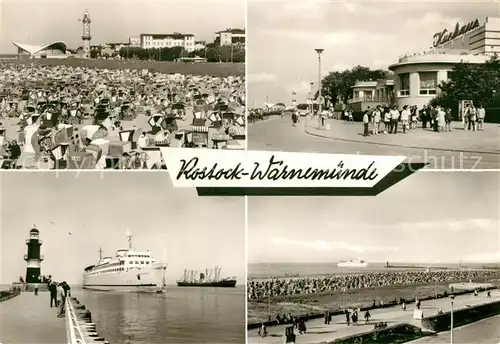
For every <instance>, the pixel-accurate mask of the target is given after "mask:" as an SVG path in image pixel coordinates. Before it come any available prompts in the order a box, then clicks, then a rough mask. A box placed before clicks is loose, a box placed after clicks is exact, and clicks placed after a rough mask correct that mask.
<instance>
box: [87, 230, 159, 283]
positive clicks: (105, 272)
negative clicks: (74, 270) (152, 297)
mask: <svg viewBox="0 0 500 344" xmlns="http://www.w3.org/2000/svg"><path fill="white" fill-rule="evenodd" d="M127 237H128V249H119V250H118V251H116V256H115V257H114V258H113V257H102V249H99V262H98V263H97V264H95V265H90V266H88V267H86V268H85V271H84V273H83V288H84V289H92V290H99V291H123V292H128V291H132V292H160V291H162V290H163V288H164V287H165V273H166V270H167V264H166V263H158V262H156V259H155V258H154V257H153V255H152V253H151V252H150V251H149V250H145V251H137V250H134V249H133V248H132V234H130V231H127Z"/></svg>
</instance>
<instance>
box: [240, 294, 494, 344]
mask: <svg viewBox="0 0 500 344" xmlns="http://www.w3.org/2000/svg"><path fill="white" fill-rule="evenodd" d="M492 301H500V291H498V290H495V291H492V293H491V299H487V298H486V292H483V293H480V294H479V296H478V297H475V296H474V295H473V294H472V295H471V294H467V295H460V296H457V297H456V298H455V301H454V309H462V308H465V307H466V305H470V306H474V305H479V304H483V303H488V302H492ZM414 308H415V304H410V305H408V308H407V310H406V311H403V310H402V309H401V308H400V307H399V306H397V307H396V306H395V307H390V308H384V309H374V310H372V311H371V312H370V313H371V316H372V318H371V320H370V322H371V323H372V324H368V325H365V324H364V318H363V316H364V313H363V312H361V313H360V314H359V317H360V321H359V324H358V325H357V326H347V325H346V323H345V316H344V315H337V316H334V317H332V322H331V324H330V325H325V324H324V319H323V318H321V319H315V320H310V321H308V322H306V327H307V334H305V335H299V334H298V332H297V330H295V331H294V332H295V333H296V335H297V340H296V344H306V343H307V344H318V343H322V342H327V341H332V340H334V339H339V338H343V337H346V336H351V335H355V334H361V333H366V332H370V331H372V330H373V323H375V322H380V321H384V322H387V324H388V325H389V326H392V325H397V324H402V323H409V324H413V325H415V326H420V325H421V324H420V321H419V320H413V310H414ZM422 309H423V314H424V317H428V316H431V315H435V314H437V312H438V310H439V309H441V310H443V312H447V311H449V309H450V300H449V299H448V298H444V299H436V300H429V301H423V302H422ZM287 326H290V325H282V326H271V327H269V328H268V333H269V334H268V337H266V338H260V337H259V336H258V333H257V332H258V330H249V331H248V344H254V343H255V344H257V343H258V344H271V343H276V344H278V343H280V344H281V343H283V340H284V333H285V327H287Z"/></svg>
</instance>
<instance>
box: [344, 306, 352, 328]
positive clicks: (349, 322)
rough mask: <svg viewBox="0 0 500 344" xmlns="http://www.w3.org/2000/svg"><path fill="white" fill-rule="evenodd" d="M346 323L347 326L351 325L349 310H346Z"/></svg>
mask: <svg viewBox="0 0 500 344" xmlns="http://www.w3.org/2000/svg"><path fill="white" fill-rule="evenodd" d="M345 322H346V324H347V326H349V325H350V324H351V315H350V314H349V310H348V309H346V310H345Z"/></svg>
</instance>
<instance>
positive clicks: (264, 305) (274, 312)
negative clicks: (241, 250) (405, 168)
mask: <svg viewBox="0 0 500 344" xmlns="http://www.w3.org/2000/svg"><path fill="white" fill-rule="evenodd" d="M474 177H475V178H474ZM499 183H500V181H499V178H498V174H497V173H494V172H484V173H457V172H453V173H436V172H430V173H423V172H422V173H419V174H417V175H415V176H413V177H412V178H408V179H406V180H404V181H402V182H400V183H399V184H398V185H397V186H395V187H391V188H389V189H388V190H386V191H385V192H384V193H382V194H380V195H379V196H377V197H373V198H372V197H352V196H351V197H336V198H332V197H329V198H327V197H308V198H304V197H255V198H250V199H249V200H248V210H247V212H248V214H247V216H248V228H247V231H248V234H247V235H248V239H247V250H248V270H247V274H248V275H247V276H248V277H247V278H248V282H247V283H248V286H247V289H248V292H247V301H248V304H247V309H248V311H247V313H248V316H247V321H248V325H247V328H248V343H249V344H265V343H296V344H300V343H415V344H417V343H463V344H466V343H467V344H470V343H485V344H487V343H488V344H496V343H498V338H499V335H500V332H499V329H500V317H499V315H498V309H499V304H500V290H499V286H500V263H499V262H500V237H499V228H500V201H499V198H498V190H499V186H500V185H499Z"/></svg>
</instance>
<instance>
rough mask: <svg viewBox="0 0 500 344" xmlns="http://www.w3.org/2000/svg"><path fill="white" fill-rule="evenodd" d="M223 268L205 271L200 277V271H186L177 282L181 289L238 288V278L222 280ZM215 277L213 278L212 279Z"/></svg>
mask: <svg viewBox="0 0 500 344" xmlns="http://www.w3.org/2000/svg"><path fill="white" fill-rule="evenodd" d="M220 272H221V268H219V267H218V266H216V267H215V268H214V269H210V270H209V269H205V272H201V273H200V274H199V275H198V271H193V270H187V269H185V270H184V274H183V275H182V278H181V279H180V280H178V281H177V286H179V287H221V288H234V287H236V278H234V277H233V278H220ZM212 275H213V277H212Z"/></svg>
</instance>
